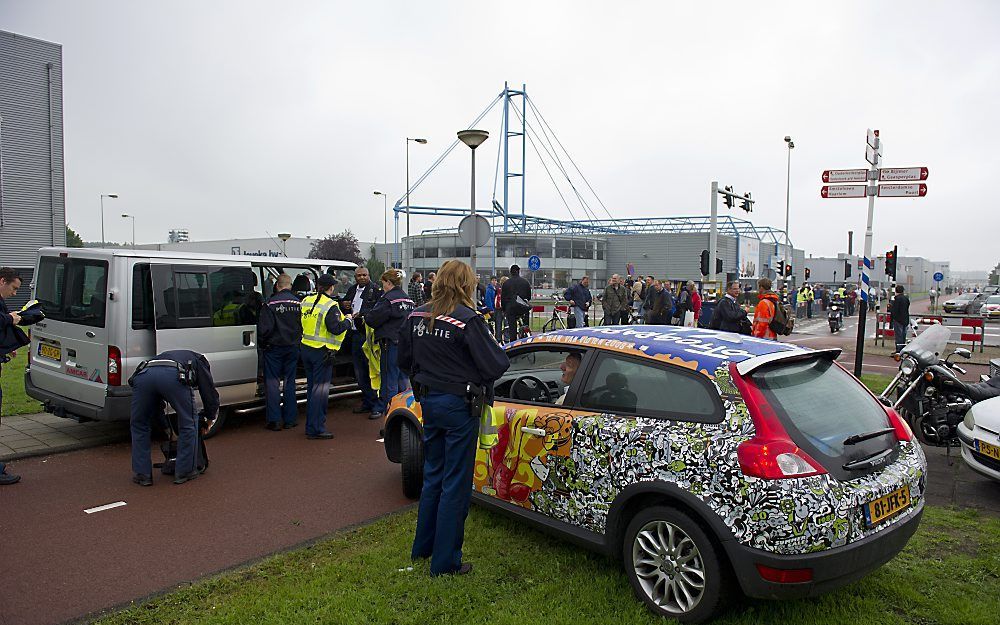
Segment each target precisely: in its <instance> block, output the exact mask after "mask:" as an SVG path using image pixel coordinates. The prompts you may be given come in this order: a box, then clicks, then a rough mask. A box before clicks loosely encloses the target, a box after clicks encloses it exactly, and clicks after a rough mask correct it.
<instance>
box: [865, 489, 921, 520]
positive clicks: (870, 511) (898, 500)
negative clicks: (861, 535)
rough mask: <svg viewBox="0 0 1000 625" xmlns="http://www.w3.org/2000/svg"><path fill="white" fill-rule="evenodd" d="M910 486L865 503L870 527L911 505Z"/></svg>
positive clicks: (866, 518)
mask: <svg viewBox="0 0 1000 625" xmlns="http://www.w3.org/2000/svg"><path fill="white" fill-rule="evenodd" d="M911 503H912V502H911V500H910V487H909V486H904V487H902V488H898V489H896V490H894V491H892V492H891V493H889V494H888V495H884V496H882V497H879V498H878V499H876V500H874V501H869V502H868V503H866V504H865V522H866V523H867V524H868V526H869V527H871V526H873V525H878V524H879V523H881V522H882V521H885V520H886V519H888V518H891V517H894V516H896V515H897V514H899V513H900V512H902V511H904V510H906V509H907V508H909V507H910V504H911Z"/></svg>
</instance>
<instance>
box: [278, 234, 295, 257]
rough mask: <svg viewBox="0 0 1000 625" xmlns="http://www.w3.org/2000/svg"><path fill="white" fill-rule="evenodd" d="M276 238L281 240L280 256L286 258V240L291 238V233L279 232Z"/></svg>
mask: <svg viewBox="0 0 1000 625" xmlns="http://www.w3.org/2000/svg"><path fill="white" fill-rule="evenodd" d="M278 238H279V239H281V255H282V256H284V257H285V258H288V246H287V243H288V239H291V238H292V233H291V232H279V233H278Z"/></svg>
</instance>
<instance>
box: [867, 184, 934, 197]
mask: <svg viewBox="0 0 1000 625" xmlns="http://www.w3.org/2000/svg"><path fill="white" fill-rule="evenodd" d="M925 195H927V185H925V184H923V183H919V184H880V185H879V186H878V196H879V197H924V196H925Z"/></svg>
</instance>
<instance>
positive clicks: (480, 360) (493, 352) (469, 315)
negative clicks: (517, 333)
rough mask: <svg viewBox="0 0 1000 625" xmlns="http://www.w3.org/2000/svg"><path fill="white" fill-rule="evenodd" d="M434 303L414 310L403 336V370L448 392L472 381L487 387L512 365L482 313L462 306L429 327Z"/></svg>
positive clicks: (459, 390) (489, 389)
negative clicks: (428, 322) (491, 332)
mask: <svg viewBox="0 0 1000 625" xmlns="http://www.w3.org/2000/svg"><path fill="white" fill-rule="evenodd" d="M430 316H431V305H430V304H425V305H424V306H421V307H419V308H417V309H416V310H414V311H413V312H412V313H411V314H410V316H409V318H407V319H406V323H405V324H404V325H403V330H402V332H400V334H399V356H398V359H397V363H398V364H399V368H400V369H401V370H403V371H404V372H405V373H406V374H408V375H409V376H410V379H411V380H413V381H415V382H418V383H420V384H423V385H425V386H427V387H429V388H430V389H431V390H435V391H438V392H442V393H452V394H454V395H462V394H464V393H465V390H464V389H465V386H466V384H475V385H477V386H481V387H487V392H488V393H487V394H489V395H491V396H492V386H493V382H494V381H495V380H497V378H499V377H500V376H501V375H503V373H504V371H506V370H507V368H508V367H509V366H510V360H508V359H507V353H506V352H505V351H504V350H503V348H502V347H500V345H499V344H498V343H497V342H496V339H494V338H493V335H491V334H490V331H489V328H488V327H487V326H486V320H485V319H483V317H482V315H480V314H479V313H477V312H475V311H474V310H472V309H471V308H469V307H467V306H462V305H459V306H458V307H457V308H456V309H455V310H453V311H452V312H451V314H450V315H440V316H439V317H437V318H436V319H435V320H434V324H433V328H428V327H427V323H426V322H427V321H428V319H429V318H430Z"/></svg>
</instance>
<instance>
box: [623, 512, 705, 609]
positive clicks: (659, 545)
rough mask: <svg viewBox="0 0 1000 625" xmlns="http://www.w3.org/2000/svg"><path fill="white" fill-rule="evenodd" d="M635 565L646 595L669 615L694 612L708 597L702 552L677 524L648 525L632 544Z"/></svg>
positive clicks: (660, 523)
mask: <svg viewBox="0 0 1000 625" xmlns="http://www.w3.org/2000/svg"><path fill="white" fill-rule="evenodd" d="M632 564H633V566H634V567H635V574H636V577H638V578H639V583H640V584H641V585H642V589H643V591H645V593H646V596H648V597H649V598H650V599H652V600H653V602H654V603H656V604H657V605H659V606H660V607H662V608H663V609H664V610H666V611H667V612H670V613H672V614H684V613H685V612H690V611H691V610H692V609H694V608H695V607H696V606H697V605H698V603H700V602H701V598H702V597H703V596H704V594H705V563H704V561H703V560H702V557H701V552H700V551H698V547H697V546H695V544H694V541H692V540H691V537H690V536H688V535H687V534H686V533H684V530H682V529H681V528H679V527H677V526H676V525H674V524H673V523H670V522H668V521H652V522H650V523H647V524H646V525H644V526H643V527H642V529H641V530H639V533H638V534H636V537H635V540H634V541H633V543H632Z"/></svg>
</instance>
